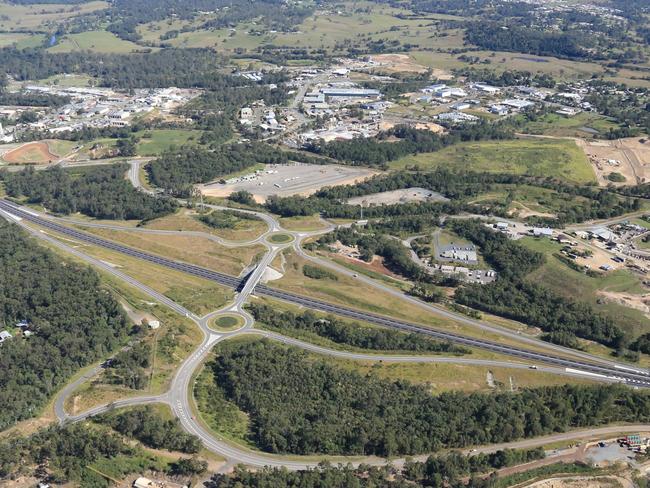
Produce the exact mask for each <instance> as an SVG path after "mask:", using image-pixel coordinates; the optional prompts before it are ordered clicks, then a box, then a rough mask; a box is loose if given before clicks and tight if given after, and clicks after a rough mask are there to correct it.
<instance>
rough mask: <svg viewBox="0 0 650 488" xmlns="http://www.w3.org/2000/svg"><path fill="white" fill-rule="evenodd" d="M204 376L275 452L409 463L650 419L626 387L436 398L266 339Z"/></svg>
mask: <svg viewBox="0 0 650 488" xmlns="http://www.w3.org/2000/svg"><path fill="white" fill-rule="evenodd" d="M208 367H209V368H211V369H212V371H213V372H214V376H215V384H216V385H218V387H219V388H221V389H222V390H223V392H224V394H225V396H226V398H227V399H229V400H230V401H232V402H234V403H235V404H236V405H237V406H238V407H239V408H240V409H241V410H243V411H244V412H245V413H246V414H247V415H248V416H249V417H250V419H251V423H250V432H249V436H250V439H251V440H252V441H253V442H254V443H255V444H256V445H257V446H258V447H259V448H260V449H262V450H264V451H268V452H274V453H292V454H312V453H323V454H352V455H361V454H377V455H382V456H392V455H397V454H415V453H423V452H431V451H436V450H438V449H441V448H446V447H464V446H468V445H471V444H491V443H499V442H507V441H512V440H515V439H519V438H525V437H534V436H539V435H543V434H547V433H551V432H563V431H566V430H568V429H570V428H573V427H587V426H596V425H603V424H607V423H611V422H616V421H619V422H645V421H647V420H648V419H650V396H648V394H647V393H645V392H639V391H634V390H631V389H628V388H626V387H624V386H568V385H567V386H560V387H544V388H536V389H525V390H522V391H521V392H519V393H498V394H484V393H472V394H467V393H458V392H456V393H443V394H441V395H438V396H432V395H431V393H430V391H429V389H428V388H426V387H424V386H417V385H413V384H410V383H409V382H406V381H397V382H392V381H389V380H385V379H380V378H378V377H375V376H373V375H367V376H362V375H360V374H359V373H357V372H355V371H349V370H347V369H342V368H339V367H336V366H333V365H331V364H330V363H328V362H326V361H324V360H319V359H312V358H310V357H308V356H307V355H306V354H305V353H304V352H302V351H300V350H298V349H296V348H286V347H283V346H278V345H275V344H273V343H271V342H269V341H265V340H261V341H252V342H248V343H239V344H226V343H224V344H222V345H221V346H220V347H219V350H218V354H217V356H216V358H215V359H214V360H213V361H211V362H210V363H209V364H208Z"/></svg>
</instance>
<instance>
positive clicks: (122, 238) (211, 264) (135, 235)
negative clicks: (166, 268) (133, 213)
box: [85, 228, 264, 276]
mask: <svg viewBox="0 0 650 488" xmlns="http://www.w3.org/2000/svg"><path fill="white" fill-rule="evenodd" d="M85 230H86V231H87V232H91V233H93V234H96V235H99V236H102V237H105V238H107V239H110V240H112V241H116V242H120V243H122V244H126V245H128V246H131V247H135V248H137V249H141V250H143V251H147V252H150V253H153V254H157V255H160V256H166V257H168V258H171V259H175V260H179V261H184V262H186V263H190V264H196V265H198V266H203V267H205V268H210V269H213V270H215V271H219V272H222V273H226V274H229V275H232V276H238V275H239V274H240V273H241V272H242V271H243V270H244V268H246V267H247V266H249V265H250V264H251V263H252V262H253V260H254V259H255V258H256V256H258V255H259V254H260V253H262V252H264V247H263V246H261V245H253V246H246V247H233V248H229V247H225V246H222V245H220V244H218V243H216V242H214V241H212V240H210V239H207V238H205V237H194V236H183V235H168V234H149V233H139V232H134V231H117V230H109V229H97V228H86V229H85Z"/></svg>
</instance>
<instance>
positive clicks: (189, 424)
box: [0, 203, 649, 469]
mask: <svg viewBox="0 0 650 488" xmlns="http://www.w3.org/2000/svg"><path fill="white" fill-rule="evenodd" d="M1 205H2V204H1V203H0V206H1ZM6 208H7V207H4V209H5V210H0V213H2V214H3V216H5V217H8V218H9V219H10V220H14V221H16V222H17V223H18V224H19V225H21V226H22V227H24V228H25V229H26V230H27V231H29V232H31V233H32V234H33V235H35V236H36V237H38V238H39V239H44V240H46V241H47V242H49V243H51V244H52V245H55V246H57V247H59V248H60V249H62V250H64V251H66V252H68V253H71V254H73V255H74V256H76V257H78V258H80V259H84V260H85V261H86V262H89V263H90V264H92V265H93V266H96V267H99V268H100V269H102V270H104V271H105V272H107V273H110V274H113V275H115V276H117V277H118V278H120V279H122V280H124V281H126V282H127V283H129V284H131V285H132V286H135V287H136V288H138V289H139V290H141V291H142V292H143V293H146V294H148V295H149V296H151V297H152V298H154V299H155V300H158V301H159V302H161V303H163V304H164V305H167V306H169V307H171V308H172V309H173V310H175V311H176V312H177V313H179V314H181V315H184V316H186V317H188V318H189V319H190V320H192V321H193V322H195V323H196V324H197V325H198V326H199V327H200V329H201V331H202V333H203V336H204V339H203V341H202V343H201V345H200V346H199V347H198V348H197V349H196V350H195V351H194V352H193V353H192V354H191V355H190V356H189V357H188V358H187V359H186V360H185V361H184V362H183V364H182V365H181V367H180V368H179V369H178V371H177V372H176V374H175V376H174V378H173V379H172V382H171V385H170V388H169V390H168V391H167V393H164V394H161V395H145V396H138V397H132V398H126V399H121V400H118V401H115V402H113V403H110V404H106V405H99V406H96V407H94V408H92V409H90V410H88V411H86V412H82V413H80V414H77V415H68V414H67V413H66V412H65V409H64V405H65V400H66V398H68V397H69V395H70V394H72V393H73V392H74V391H75V389H76V388H78V387H79V386H80V385H81V384H82V383H83V382H84V381H86V380H88V379H89V378H90V377H91V376H92V374H93V373H96V372H98V370H99V368H98V367H96V368H94V369H91V371H89V372H87V373H86V374H84V375H83V376H81V377H80V378H78V379H77V380H75V381H73V382H71V383H70V384H68V385H67V386H66V387H65V388H64V389H62V390H61V391H60V392H59V394H58V395H57V398H56V399H55V412H56V415H57V417H58V418H59V420H60V421H62V422H75V421H80V420H83V419H86V418H88V417H90V416H93V415H97V414H100V413H103V412H106V411H109V410H112V409H114V408H121V407H126V406H133V405H142V404H148V403H165V404H168V405H169V406H170V407H171V408H172V411H173V412H174V414H175V415H176V416H177V417H178V418H179V420H180V422H181V425H182V426H183V428H184V429H185V430H187V431H188V432H191V433H193V434H195V435H197V436H198V437H199V438H200V439H201V441H202V442H203V444H204V445H205V446H206V447H207V448H208V449H209V450H211V451H213V452H215V453H217V454H219V455H221V456H224V457H225V458H227V459H228V460H229V463H232V462H238V463H245V464H248V465H250V466H257V467H261V466H284V467H286V468H288V469H305V468H309V467H314V466H316V465H317V464H318V462H320V461H322V460H323V459H324V458H323V457H309V458H305V457H297V456H291V457H285V456H275V455H270V454H265V453H260V452H256V451H252V450H249V449H246V448H244V447H241V446H238V445H234V444H232V443H229V442H227V441H225V440H224V439H220V438H218V437H216V436H215V434H214V433H212V432H210V431H209V430H207V429H206V428H205V427H203V425H202V423H201V422H200V421H198V420H197V419H196V418H195V415H194V413H193V412H194V410H193V396H192V394H191V391H192V389H191V382H192V379H193V375H194V374H195V372H196V371H197V370H198V368H199V367H200V366H201V364H202V363H203V361H204V360H205V358H206V357H207V355H208V354H209V352H210V350H211V348H212V347H213V346H214V345H215V344H216V343H218V342H220V341H222V340H226V339H228V338H230V337H236V336H238V335H241V334H257V335H261V336H264V337H267V338H269V339H271V340H276V341H280V342H283V343H285V344H289V345H292V346H295V347H300V348H303V349H305V350H308V351H310V352H313V353H317V354H323V355H329V356H333V357H338V358H342V359H354V360H374V361H387V362H440V363H452V364H474V365H483V366H488V367H506V368H513V369H525V368H528V367H529V366H528V364H526V363H514V362H509V361H492V360H481V359H472V358H467V357H443V356H405V355H390V354H385V353H377V354H368V353H355V352H349V351H339V350H332V349H328V348H324V347H321V346H316V345H313V344H310V343H307V342H304V341H301V340H298V339H294V338H290V337H285V336H282V335H280V334H277V333H275V332H270V331H260V330H255V329H253V328H252V327H253V319H252V317H251V316H250V315H249V314H248V313H247V312H245V311H244V310H243V309H242V308H241V304H242V303H243V300H235V302H234V303H233V304H232V305H227V306H226V307H224V308H223V309H221V310H218V311H216V312H212V313H210V314H208V315H206V316H204V317H200V318H199V317H197V316H196V315H194V314H192V313H191V312H189V311H188V310H187V309H185V308H184V307H182V306H181V305H179V304H177V303H175V302H173V301H171V300H170V299H168V298H167V297H165V296H164V295H161V294H159V293H157V292H155V291H154V290H152V289H151V288H149V287H148V286H146V285H144V284H142V283H139V282H138V281H136V280H135V279H133V278H131V277H129V276H127V275H125V274H124V273H122V272H121V271H120V270H118V269H116V268H114V267H112V266H110V265H108V264H106V263H104V262H103V261H100V260H97V259H95V258H93V257H91V256H88V255H87V254H85V253H83V252H82V251H80V250H78V249H76V248H74V247H72V246H71V245H68V244H66V243H63V242H61V241H59V240H58V239H56V238H54V237H52V236H51V235H49V234H48V233H46V232H44V231H42V230H38V229H34V228H32V227H30V226H27V225H25V223H24V222H22V220H21V219H22V217H19V216H18V215H17V214H19V213H20V212H19V211H18V210H16V209H15V207H14V208H12V210H6ZM29 212H30V211H29V210H28V211H27V212H22V214H21V215H31V214H30V213H29ZM25 220H27V219H25ZM277 251H278V250H277V249H276V250H275V252H277ZM273 254H274V252H269V253H268V256H271V255H273ZM267 259H269V258H268V257H267ZM261 264H263V263H261ZM257 276H258V275H257V274H255V273H254V272H253V273H251V274H250V275H249V278H248V279H249V280H251V279H252V280H256V279H258V278H257ZM253 283H255V281H253ZM220 313H237V314H240V315H241V316H242V317H243V318H244V326H243V327H242V328H241V329H239V330H237V331H233V332H228V333H218V332H214V331H212V330H211V329H210V328H209V327H208V322H209V321H210V320H211V319H212V318H213V317H214V316H216V315H219V314H220ZM539 370H540V371H545V372H549V373H553V374H564V375H568V376H578V377H579V376H580V374H579V373H576V372H569V371H566V369H565V368H556V367H552V366H549V367H547V366H541V367H539ZM593 379H595V380H597V381H603V382H609V381H612V380H610V379H607V378H604V377H594V378H593ZM648 427H649V426H628V427H605V428H601V429H589V430H583V431H575V432H569V433H565V434H555V435H553V436H548V437H545V438H539V439H527V440H521V441H515V442H512V443H507V444H500V445H498V446H485V447H482V448H479V449H480V450H481V451H485V452H488V451H491V450H496V449H499V448H501V449H502V448H505V447H511V446H512V447H516V446H519V445H525V446H528V447H533V446H537V445H543V444H545V443H548V442H552V441H554V440H570V439H579V438H584V437H591V436H594V435H598V434H599V433H600V432H602V433H613V432H622V431H626V432H634V431H643V430H648ZM425 458H426V455H423V456H419V457H418V459H425ZM328 460H330V461H332V462H346V463H347V462H351V463H352V464H354V465H357V464H360V463H369V464H385V463H386V462H387V461H386V460H385V459H381V458H376V457H372V458H331V457H330V458H328ZM391 462H392V463H395V464H400V463H403V462H404V460H401V459H397V460H391Z"/></svg>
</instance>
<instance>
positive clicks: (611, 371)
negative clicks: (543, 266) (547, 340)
mask: <svg viewBox="0 0 650 488" xmlns="http://www.w3.org/2000/svg"><path fill="white" fill-rule="evenodd" d="M0 209H2V210H4V211H6V212H9V213H11V214H13V215H16V216H18V217H20V218H23V219H25V220H27V221H30V222H33V223H36V224H38V225H41V226H43V227H46V228H48V229H51V230H53V231H56V232H59V233H61V234H64V235H67V236H69V237H73V238H75V239H78V240H80V241H83V242H89V243H91V244H94V245H98V246H102V247H105V248H107V249H111V250H113V251H117V252H120V253H123V254H126V255H129V256H132V257H136V258H138V259H142V260H144V261H148V262H151V263H154V264H158V265H162V266H166V267H168V268H171V269H175V270H178V271H182V272H186V273H188V274H192V275H194V276H199V277H201V278H204V279H207V280H210V281H214V282H216V283H219V284H221V285H224V286H229V287H231V288H234V289H236V290H240V289H241V288H242V287H243V286H245V283H244V282H242V280H240V279H239V278H235V277H232V276H229V275H226V274H223V273H218V272H216V271H212V270H208V269H205V268H201V267H199V266H195V265H191V264H187V263H181V262H178V261H174V260H171V259H167V258H163V257H160V256H156V255H153V254H149V253H146V252H143V251H139V250H136V249H133V248H130V247H127V246H123V245H121V244H118V243H115V242H113V241H109V240H107V239H102V238H99V237H96V236H93V235H90V234H86V233H84V232H80V231H77V230H75V229H71V228H69V227H66V226H63V225H60V224H57V223H55V222H53V221H52V220H50V219H45V218H43V217H40V216H39V215H38V214H36V213H35V212H33V211H31V210H27V209H24V208H21V207H20V206H18V205H16V204H13V203H11V202H8V201H7V200H0ZM297 248H299V246H297ZM268 256H269V254H267V257H268ZM269 262H270V261H269ZM258 279H259V278H258ZM254 292H255V293H256V294H260V295H265V296H269V297H272V298H276V299H280V300H284V301H288V302H290V303H293V304H298V305H301V306H304V307H307V308H311V309H314V310H319V311H322V312H326V313H334V314H337V315H340V316H343V317H347V318H352V319H356V320H362V321H365V322H369V323H373V324H377V325H381V326H384V327H389V328H393V329H398V330H402V331H406V332H414V333H419V334H422V335H427V336H429V337H433V338H435V339H439V340H443V341H451V342H454V343H457V344H463V345H466V346H470V347H477V348H481V349H486V350H489V351H493V352H497V353H500V354H506V355H510V356H514V357H517V358H520V359H525V360H527V361H531V362H539V361H541V362H545V363H548V364H552V365H554V366H560V367H564V368H570V369H575V370H579V371H586V372H588V373H591V374H595V375H603V376H606V377H608V378H609V379H615V380H619V381H622V382H626V383H628V384H630V385H633V386H640V387H650V374H648V373H647V372H645V371H642V370H640V369H639V370H635V369H631V368H629V367H627V366H622V365H618V364H616V363H614V362H603V364H600V365H596V364H593V363H591V362H586V361H579V360H572V359H567V358H564V357H559V356H554V355H551V354H544V353H539V352H536V351H532V350H527V349H524V348H520V347H514V346H510V345H504V344H501V343H498V342H494V341H488V340H483V339H477V338H473V337H468V336H463V335H460V334H455V333H452V332H447V331H440V330H434V329H430V328H426V327H423V326H421V325H418V324H413V323H409V322H405V321H400V320H396V319H392V318H389V317H384V316H381V315H376V314H372V313H369V312H363V311H359V310H355V309H352V308H348V307H342V306H340V305H334V304H331V303H327V302H324V301H321V300H316V299H313V298H309V297H303V296H299V295H296V294H293V293H288V292H285V291H281V290H278V289H274V288H270V287H268V286H266V285H257V286H255V288H254ZM454 318H455V317H454ZM535 366H536V367H538V366H537V365H536V364H535Z"/></svg>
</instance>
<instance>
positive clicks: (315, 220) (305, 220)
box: [279, 215, 327, 231]
mask: <svg viewBox="0 0 650 488" xmlns="http://www.w3.org/2000/svg"><path fill="white" fill-rule="evenodd" d="M279 222H280V225H281V226H282V227H283V228H285V229H287V230H297V231H313V230H321V229H324V228H325V227H326V226H327V225H326V224H325V223H323V221H322V220H321V219H320V218H319V217H318V215H310V216H306V217H302V216H298V217H281V218H280V219H279Z"/></svg>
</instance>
